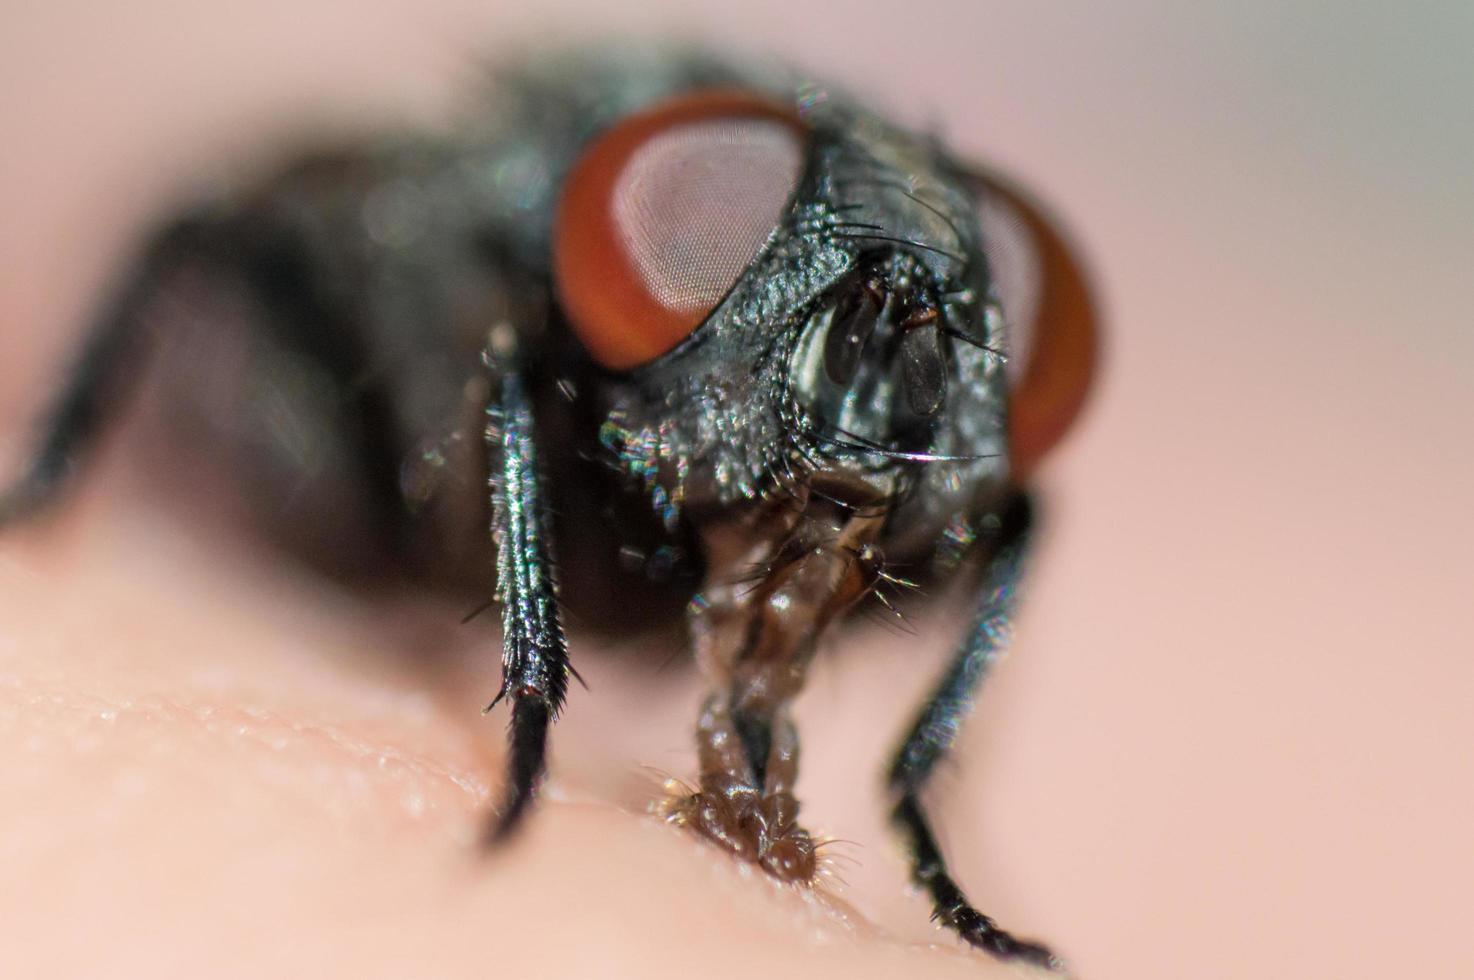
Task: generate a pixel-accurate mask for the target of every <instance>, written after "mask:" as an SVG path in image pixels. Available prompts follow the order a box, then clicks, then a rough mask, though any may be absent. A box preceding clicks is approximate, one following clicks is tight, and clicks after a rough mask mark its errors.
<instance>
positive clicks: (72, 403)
mask: <svg viewBox="0 0 1474 980" xmlns="http://www.w3.org/2000/svg"><path fill="white" fill-rule="evenodd" d="M201 230H202V225H201V224H199V223H196V222H191V221H181V222H180V223H178V224H176V225H174V226H172V227H171V228H169V229H167V230H166V231H164V232H162V233H161V234H160V235H159V236H158V237H156V238H155V239H154V240H153V241H152V242H151V243H150V245H149V246H148V249H147V251H146V252H145V253H144V255H143V257H142V259H141V261H140V262H139V263H138V265H137V268H136V269H135V270H134V271H133V274H132V276H131V278H129V279H128V280H127V282H126V283H125V285H124V286H123V288H122V289H121V290H120V291H119V292H118V293H116V294H115V295H114V296H113V297H112V299H111V301H110V302H109V303H108V305H107V307H106V309H105V311H104V313H103V314H102V316H101V317H100V318H99V320H98V322H97V323H96V325H95V326H94V327H93V328H92V331H91V333H89V334H88V336H87V338H86V339H85V341H84V342H83V346H82V350H81V352H80V355H79V356H78V357H77V359H76V361H75V362H74V363H73V365H72V367H71V370H70V372H69V373H68V375H67V378H66V381H65V383H64V384H63V386H62V389H61V391H60V393H59V394H58V396H57V397H56V400H55V401H54V402H53V403H52V405H51V407H50V409H49V410H48V411H47V413H46V414H45V415H44V416H43V418H42V421H41V425H40V427H39V429H40V438H39V439H38V440H37V444H36V446H35V448H34V450H33V452H32V455H31V457H30V460H29V461H28V463H27V464H26V467H25V469H24V471H23V472H22V473H21V475H20V476H19V477H18V478H17V479H16V480H15V481H14V482H13V483H11V484H10V485H9V486H6V487H4V488H3V489H0V527H4V526H5V525H7V524H10V523H13V522H16V521H20V520H24V519H26V518H28V517H31V516H33V515H34V514H36V513H37V512H39V511H41V510H43V509H44V508H46V507H47V506H48V505H50V504H51V503H53V502H54V501H55V500H56V499H57V498H58V497H59V496H60V494H61V493H62V492H63V491H64V490H65V489H66V485H67V482H68V480H69V478H70V477H71V476H72V474H73V472H75V470H76V469H77V468H78V466H79V465H80V464H81V463H82V462H83V460H84V459H85V457H86V456H87V454H88V452H89V451H90V450H91V449H92V448H93V446H94V444H95V443H96V442H97V439H98V437H99V436H100V435H101V434H102V432H103V430H104V429H106V427H107V423H108V420H109V416H111V415H113V414H115V412H116V410H117V408H118V407H119V405H120V403H121V402H122V401H123V399H124V398H125V397H126V396H127V394H128V393H129V390H130V389H131V387H132V386H133V383H134V382H135V381H136V380H137V379H138V375H139V371H138V370H137V366H138V360H139V358H138V354H139V350H138V348H139V347H140V337H139V333H140V332H141V327H142V324H143V318H142V313H143V308H144V307H145V306H146V305H147V304H148V302H149V301H150V300H151V299H152V297H153V296H154V295H155V293H156V291H157V289H158V286H159V284H160V282H161V281H162V280H163V279H164V278H165V277H166V276H167V275H168V274H169V272H170V271H171V270H172V269H173V268H174V267H175V266H176V264H177V263H178V261H179V260H180V259H181V258H182V257H184V256H185V255H187V254H188V253H189V251H190V250H191V249H193V248H194V247H195V244H196V242H197V241H198V239H199V237H200V234H201Z"/></svg>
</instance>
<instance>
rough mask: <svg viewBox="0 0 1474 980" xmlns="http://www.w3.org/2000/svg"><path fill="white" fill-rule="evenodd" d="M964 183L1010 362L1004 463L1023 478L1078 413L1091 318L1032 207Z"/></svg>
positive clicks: (1047, 224)
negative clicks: (1007, 459)
mask: <svg viewBox="0 0 1474 980" xmlns="http://www.w3.org/2000/svg"><path fill="white" fill-rule="evenodd" d="M971 181H972V185H973V189H974V190H975V191H976V192H977V195H978V203H979V206H980V211H979V214H978V218H979V223H980V224H981V226H982V230H983V234H984V237H985V239H986V241H987V243H988V244H987V253H988V266H989V268H990V269H991V270H992V272H993V276H994V279H995V280H996V281H997V284H998V293H999V298H1000V300H1001V301H1002V303H1003V312H1004V315H1005V317H1007V319H1008V323H1009V331H1010V343H1009V346H1010V349H1011V350H1010V353H1011V355H1012V362H1011V363H1014V364H1016V365H1017V366H1016V367H1014V368H1013V369H1012V371H1011V372H1010V373H1011V375H1012V377H1011V379H1010V385H1009V387H1010V389H1011V396H1010V408H1009V420H1008V428H1009V441H1010V444H1011V450H1010V454H1011V462H1012V466H1013V471H1014V473H1015V475H1016V476H1019V477H1026V476H1027V475H1028V474H1029V472H1030V471H1032V470H1033V469H1034V467H1035V466H1037V465H1038V463H1039V461H1040V460H1041V459H1043V458H1044V456H1045V455H1046V454H1047V453H1048V452H1049V451H1050V450H1051V449H1053V448H1054V446H1055V445H1056V444H1057V443H1058V442H1059V441H1060V440H1061V439H1062V438H1064V435H1065V433H1066V432H1067V431H1069V429H1070V427H1071V426H1072V425H1073V424H1074V422H1075V419H1076V418H1077V417H1078V416H1079V414H1080V409H1081V407H1082V406H1083V405H1084V403H1085V397H1086V395H1087V394H1088V393H1089V390H1090V386H1091V384H1092V383H1093V381H1094V379H1095V374H1096V361H1097V358H1098V355H1099V317H1098V313H1097V310H1096V306H1095V303H1094V301H1093V299H1092V297H1091V293H1090V289H1089V283H1088V281H1087V279H1086V276H1085V272H1084V270H1083V268H1082V267H1081V265H1080V262H1079V260H1078V259H1077V258H1076V256H1075V253H1074V251H1073V249H1071V248H1070V246H1069V243H1068V242H1067V241H1066V239H1065V237H1064V236H1063V235H1062V234H1061V232H1060V231H1059V229H1058V228H1056V227H1055V225H1054V223H1053V222H1051V221H1050V220H1049V219H1048V218H1047V217H1046V216H1045V214H1044V213H1043V212H1042V211H1041V210H1040V209H1039V207H1038V206H1037V205H1035V204H1034V203H1032V202H1031V201H1030V200H1029V199H1028V197H1027V196H1026V195H1024V194H1023V193H1021V192H1020V191H1018V190H1017V189H1015V188H1014V187H1012V186H1011V185H1009V184H1008V183H1007V182H1005V181H1002V180H1000V179H998V178H997V177H995V176H993V175H989V174H973V175H971Z"/></svg>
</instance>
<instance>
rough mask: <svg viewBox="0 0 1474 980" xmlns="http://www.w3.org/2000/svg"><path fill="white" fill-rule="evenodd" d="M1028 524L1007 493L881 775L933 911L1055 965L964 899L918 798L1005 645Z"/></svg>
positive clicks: (980, 938) (1030, 958)
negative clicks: (967, 599) (924, 691)
mask: <svg viewBox="0 0 1474 980" xmlns="http://www.w3.org/2000/svg"><path fill="white" fill-rule="evenodd" d="M1032 523H1033V510H1032V506H1031V505H1030V503H1029V500H1028V498H1027V497H1024V496H1019V497H1017V498H1015V500H1014V501H1013V502H1012V503H1011V504H1010V506H1009V507H1008V509H1007V510H1006V511H1005V513H1004V515H1003V527H1002V531H1001V533H1000V534H999V536H998V540H997V542H996V545H995V547H994V549H993V552H992V556H991V557H990V559H989V562H988V566H987V571H986V574H985V576H984V581H983V595H982V601H981V602H980V603H979V605H978V610H977V614H976V616H975V617H974V619H973V622H972V625H971V626H970V627H969V629H968V633H967V635H966V637H965V638H964V639H963V641H962V644H961V646H960V647H959V648H958V650H957V653H956V655H955V657H954V659H953V661H952V663H951V664H950V666H949V667H948V668H947V671H946V673H945V674H943V676H942V679H941V682H940V683H939V684H938V685H937V687H936V689H935V690H934V691H933V692H932V695H931V697H930V698H929V699H928V700H927V702H926V704H925V705H924V706H923V707H922V709H921V712H920V714H919V715H918V717H917V719H916V721H915V723H914V724H913V725H912V726H911V730H910V731H909V733H908V734H907V735H906V738H905V741H903V742H902V744H901V748H900V750H899V751H898V752H897V753H896V757H895V760H894V761H893V762H892V764H891V768H890V773H889V780H888V781H889V784H890V789H891V791H892V793H893V794H894V796H895V808H894V809H893V810H892V812H891V819H892V821H893V822H894V823H895V824H896V826H897V827H898V828H899V830H900V831H901V833H902V835H903V836H904V838H905V841H906V845H907V848H908V850H909V852H910V856H911V875H912V878H913V879H914V880H915V882H916V884H917V885H919V886H920V887H922V888H924V889H926V892H927V894H928V895H930V896H931V900H932V905H933V913H932V915H933V918H935V919H936V920H937V921H939V922H941V923H943V924H944V925H946V926H947V927H948V928H950V929H953V930H954V931H956V932H957V934H958V935H960V936H961V937H962V938H963V939H965V940H966V941H967V942H968V943H969V944H971V945H973V946H976V947H978V948H979V949H983V950H986V951H987V952H989V953H992V954H993V955H995V956H998V957H1001V958H1004V959H1018V960H1023V961H1025V962H1028V963H1033V964H1035V965H1038V966H1044V967H1048V968H1050V969H1059V968H1060V962H1059V960H1058V959H1057V958H1056V957H1055V956H1054V955H1053V954H1052V953H1051V952H1050V951H1049V950H1048V948H1046V947H1044V946H1042V945H1040V944H1038V943H1034V942H1029V941H1026V940H1022V939H1017V938H1015V937H1014V936H1012V935H1010V934H1009V933H1008V932H1005V931H1004V930H1003V929H1000V928H999V927H998V926H997V924H996V923H994V921H993V920H992V919H990V918H989V917H988V916H986V915H984V914H982V913H981V912H979V911H978V910H977V909H975V908H973V906H972V905H971V904H970V903H969V902H968V900H967V896H966V895H964V894H963V892H962V889H961V888H960V887H958V885H957V883H956V882H955V881H954V880H953V879H952V875H951V874H950V872H948V870H947V863H946V860H945V859H944V858H943V857H942V853H941V849H940V848H939V847H938V845H937V840H936V837H935V835H934V834H933V833H932V829H931V823H930V821H929V820H928V819H927V816H926V810H925V807H924V806H923V804H922V801H921V792H922V790H923V788H924V787H925V786H926V783H927V781H928V780H929V779H930V777H931V774H932V772H933V771H935V769H936V765H937V762H938V760H940V759H941V758H942V756H943V755H944V754H945V753H946V752H947V751H948V750H949V749H950V748H951V747H952V743H953V742H954V741H955V740H956V738H957V732H958V730H959V728H960V727H961V724H962V721H963V719H964V718H966V717H967V714H968V713H969V711H971V709H972V702H973V697H974V695H975V694H976V692H977V689H978V687H979V686H980V685H981V684H982V681H983V678H984V677H985V676H986V675H987V673H988V669H989V668H990V667H991V666H992V665H993V663H994V662H995V661H996V660H997V659H998V658H999V657H1000V656H1002V655H1003V653H1004V652H1005V651H1006V649H1007V646H1008V641H1009V637H1010V635H1011V633H1012V629H1013V611H1014V604H1015V599H1016V596H1017V591H1018V586H1019V582H1020V580H1021V578H1022V575H1023V563H1024V557H1025V554H1026V552H1027V550H1028V546H1029V543H1030V530H1031V527H1032Z"/></svg>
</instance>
